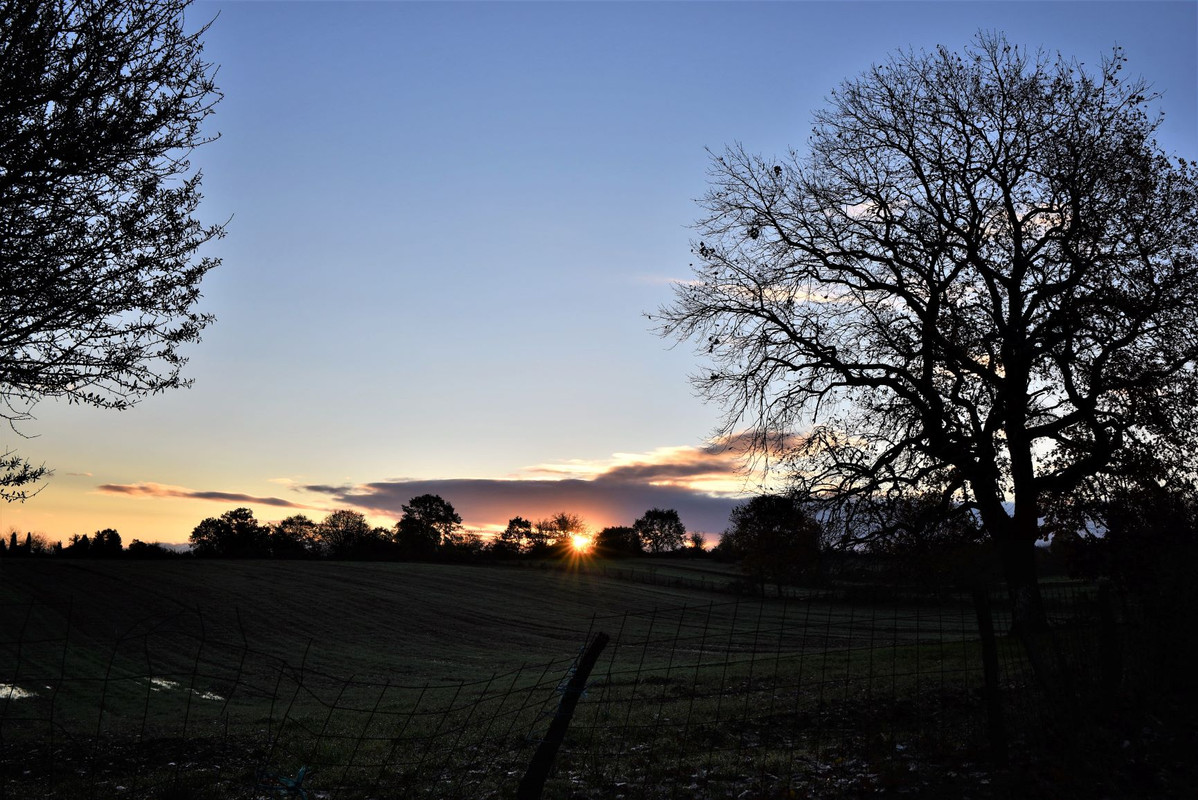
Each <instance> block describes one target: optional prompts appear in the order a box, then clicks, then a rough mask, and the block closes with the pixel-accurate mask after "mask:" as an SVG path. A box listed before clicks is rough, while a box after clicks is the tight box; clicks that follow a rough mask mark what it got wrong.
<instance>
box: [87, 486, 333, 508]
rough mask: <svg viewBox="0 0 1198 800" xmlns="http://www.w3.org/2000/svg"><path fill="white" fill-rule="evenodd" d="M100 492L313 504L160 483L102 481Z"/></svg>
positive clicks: (284, 505) (289, 505)
mask: <svg viewBox="0 0 1198 800" xmlns="http://www.w3.org/2000/svg"><path fill="white" fill-rule="evenodd" d="M96 491H98V492H100V493H102V494H119V495H125V496H127V497H177V498H182V499H187V500H213V501H217V502H221V503H247V504H249V503H252V504H254V505H262V506H279V507H281V508H302V509H312V508H314V506H308V505H301V504H299V503H293V502H291V501H290V500H284V499H282V498H280V497H255V496H253V495H249V494H241V493H239V492H204V491H198V490H196V489H188V488H186V487H184V486H167V485H165V484H161V483H104V484H101V485H99V486H97V487H96Z"/></svg>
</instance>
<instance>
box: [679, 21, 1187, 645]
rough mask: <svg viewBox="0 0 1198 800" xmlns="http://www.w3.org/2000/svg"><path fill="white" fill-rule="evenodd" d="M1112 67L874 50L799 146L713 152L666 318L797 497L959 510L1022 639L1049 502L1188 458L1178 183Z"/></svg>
mask: <svg viewBox="0 0 1198 800" xmlns="http://www.w3.org/2000/svg"><path fill="white" fill-rule="evenodd" d="M1123 66H1124V58H1123V56H1122V54H1121V52H1120V51H1119V50H1118V49H1116V50H1115V51H1114V54H1113V56H1112V57H1110V58H1109V59H1106V60H1104V61H1103V62H1102V65H1101V67H1100V68H1099V69H1097V70H1095V71H1090V70H1086V69H1084V68H1083V67H1082V66H1081V65H1080V64H1078V63H1076V62H1074V61H1069V60H1066V59H1064V58H1062V57H1060V56H1056V57H1050V56H1047V55H1045V54H1043V53H1029V52H1028V51H1026V50H1024V49H1021V48H1018V47H1014V46H1012V45H1010V44H1008V43H1007V42H1006V41H1005V39H1003V38H1002V37H1001V36H991V35H979V36H978V37H977V38H976V40H975V41H974V43H973V44H972V45H971V46H969V47H966V48H965V49H964V50H963V51H962V52H960V53H956V52H951V51H949V50H947V49H944V48H939V49H937V50H936V51H935V52H902V53H899V54H897V55H895V56H893V57H892V58H890V60H889V61H887V62H886V63H884V64H881V65H879V66H875V67H873V68H871V69H870V70H868V71H867V72H865V73H864V74H863V75H861V76H860V77H858V78H856V79H853V80H849V81H847V82H845V83H844V84H842V86H841V87H840V89H839V90H838V91H836V92H834V93H833V95H832V97H831V99H830V103H829V106H828V107H827V108H826V109H824V110H822V111H820V112H818V113H817V114H816V117H815V125H814V129H813V132H812V136H811V138H810V140H809V149H808V151H807V152H806V154H800V153H798V152H795V151H792V152H791V153H790V154H789V155H788V156H787V157H786V158H782V159H778V160H772V159H767V158H762V157H757V156H752V155H750V154H748V153H747V152H745V150H744V149H743V148H741V147H739V146H738V147H733V148H731V149H729V150H728V151H727V152H725V153H724V154H723V155H720V156H718V157H714V158H713V162H712V167H711V183H710V190H709V193H708V194H707V196H706V198H705V201H704V207H705V209H706V210H707V212H708V214H707V216H706V217H705V218H704V219H703V220H702V221H701V222H700V230H701V231H702V237H703V240H702V241H701V242H699V243H698V244H697V246H696V248H695V251H696V255H697V258H698V265H697V266H696V268H695V273H696V274H695V279H694V280H693V281H691V282H688V283H684V284H680V285H679V286H678V287H677V294H676V298H675V301H674V303H673V304H672V305H671V306H669V307H667V308H664V309H663V310H662V320H663V321H662V325H661V331H662V332H663V334H664V335H666V336H669V337H673V338H677V339H679V340H688V339H689V340H694V341H696V342H697V343H698V344H699V345H700V346H701V348H702V350H703V351H704V352H705V353H706V354H707V356H708V358H709V359H710V367H709V368H708V369H706V370H705V371H704V372H703V373H702V374H699V375H697V376H696V378H695V383H696V385H697V386H698V388H699V389H700V390H701V391H702V392H703V393H704V394H705V395H706V396H707V397H708V398H711V399H714V400H717V401H720V402H721V403H723V404H724V406H725V408H726V411H727V413H726V418H725V424H726V428H727V430H728V431H732V430H736V429H738V428H740V427H742V426H745V425H748V426H750V428H751V429H752V430H753V432H754V433H755V437H756V444H757V453H758V454H762V453H771V452H773V453H777V452H778V450H779V449H781V450H782V452H781V457H782V464H783V466H785V467H787V468H788V470H789V474H790V476H791V477H792V478H793V481H794V483H795V485H796V487H797V488H798V489H799V490H800V491H801V492H802V493H803V494H804V495H806V496H809V497H812V498H817V499H823V500H826V501H828V502H829V503H830V504H834V509H832V510H835V509H839V510H840V511H841V512H848V511H850V510H851V509H852V508H853V506H854V504H855V503H856V504H859V505H869V504H872V503H874V502H875V501H877V500H878V499H885V498H889V497H896V496H900V497H901V496H923V497H925V498H929V499H934V500H936V501H941V502H943V504H944V505H945V506H946V507H947V506H952V507H954V508H957V509H966V510H972V511H973V512H975V513H976V514H978V515H979V517H980V519H981V521H982V523H983V525H984V527H985V531H986V534H987V535H988V537H989V538H990V539H991V540H992V541H993V542H994V543H995V544H996V545H997V548H998V550H999V553H1000V556H1001V560H1002V563H1003V568H1004V572H1005V577H1006V580H1007V583H1008V586H1009V589H1010V592H1011V594H1012V598H1013V600H1014V602H1015V608H1016V611H1015V613H1016V618H1017V620H1018V621H1019V623H1020V626H1021V627H1022V628H1024V629H1026V630H1034V629H1038V628H1040V627H1042V626H1043V625H1044V622H1045V617H1044V612H1043V606H1042V603H1041V601H1040V595H1039V588H1038V584H1037V581H1036V574H1035V564H1034V545H1035V542H1036V541H1037V539H1038V538H1039V537H1040V536H1041V530H1040V525H1039V519H1040V517H1041V516H1042V515H1043V513H1044V506H1045V502H1046V501H1047V500H1049V499H1051V498H1053V497H1060V496H1067V495H1068V493H1070V492H1072V491H1074V490H1075V489H1076V488H1077V487H1078V486H1079V485H1080V484H1082V483H1084V482H1085V481H1087V480H1089V479H1090V478H1091V477H1092V476H1094V475H1096V474H1099V473H1101V472H1102V471H1103V470H1104V469H1106V468H1108V466H1109V465H1111V464H1112V463H1114V462H1115V461H1118V460H1121V459H1123V458H1124V455H1125V454H1126V453H1127V452H1129V451H1133V450H1135V451H1141V452H1151V453H1152V457H1153V460H1154V462H1155V463H1157V464H1158V465H1161V467H1162V469H1165V470H1166V471H1176V470H1192V469H1193V466H1194V462H1193V454H1194V453H1195V452H1198V451H1196V450H1195V448H1194V445H1195V440H1196V439H1198V436H1196V435H1195V434H1198V419H1196V416H1195V407H1196V405H1198V404H1195V403H1194V400H1193V398H1195V397H1198V379H1196V371H1195V364H1196V363H1198V258H1196V254H1198V246H1196V245H1198V213H1196V212H1198V202H1196V195H1198V191H1196V182H1195V173H1194V169H1193V166H1192V165H1191V164H1188V163H1187V162H1186V161H1184V160H1182V159H1176V160H1174V159H1171V158H1170V157H1169V156H1167V155H1166V154H1165V153H1164V152H1162V150H1161V148H1160V147H1159V146H1158V144H1157V143H1156V141H1155V139H1154V132H1155V129H1156V127H1157V125H1158V124H1159V117H1157V116H1154V115H1153V114H1152V113H1151V107H1152V105H1153V102H1154V100H1155V98H1154V97H1153V96H1151V95H1150V93H1149V92H1148V91H1147V89H1146V87H1145V84H1144V83H1143V81H1141V80H1126V81H1125V80H1124V79H1123V73H1122V70H1123ZM779 443H783V444H785V445H786V446H785V447H783V448H778V447H777V446H776V445H778V444H779ZM828 513H830V512H828ZM856 530H858V529H856V528H854V527H853V526H852V525H851V524H850V525H848V526H846V527H845V528H844V529H843V532H844V533H845V534H846V535H847V536H849V537H851V536H853V535H854V531H856Z"/></svg>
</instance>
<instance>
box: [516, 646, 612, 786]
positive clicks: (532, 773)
mask: <svg viewBox="0 0 1198 800" xmlns="http://www.w3.org/2000/svg"><path fill="white" fill-rule="evenodd" d="M607 642H608V636H607V634H606V633H598V634H595V638H594V639H592V640H591V643H590V645H589V646H588V647H587V649H586V651H585V652H583V654H582V656H581V657H580V658H579V659H578V665H577V666H576V667H575V669H574V674H573V675H571V676H570V682H569V683H567V684H566V688H565V690H564V691H563V693H562V700H561V702H560V703H559V704H558V706H557V713H556V714H554V715H553V721H552V722H550V723H549V730H548V732H547V733H546V734H545V738H544V739H542V740H541V744H540V746H539V747H538V748H537V752H536V753H535V754H534V755H533V757H532V761H531V762H529V765H528V771H527V772H525V773H524V778H523V779H522V780H521V781H520V786H519V788H517V789H516V800H541V792H542V791H544V789H545V780H546V779H547V778H548V777H549V770H550V769H551V768H552V767H553V760H554V758H556V757H557V751H558V748H559V747H561V745H562V742H563V741H565V738H566V730H567V729H568V728H569V727H570V720H571V718H573V716H574V707H575V706H577V705H578V698H580V697H581V696H582V692H583V689H585V688H586V685H587V678H588V677H590V675H591V670H592V669H594V667H595V662H596V661H598V660H599V654H600V653H601V652H603V648H604V647H606V646H607Z"/></svg>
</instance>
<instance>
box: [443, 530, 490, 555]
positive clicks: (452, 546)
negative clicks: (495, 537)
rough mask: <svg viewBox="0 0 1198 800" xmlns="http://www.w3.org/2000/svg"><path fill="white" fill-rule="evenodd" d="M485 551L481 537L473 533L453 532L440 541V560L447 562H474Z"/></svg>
mask: <svg viewBox="0 0 1198 800" xmlns="http://www.w3.org/2000/svg"><path fill="white" fill-rule="evenodd" d="M484 551H485V547H484V546H483V539H482V537H481V536H480V535H479V534H477V533H474V532H473V531H454V532H453V533H451V534H449V535H448V536H445V537H444V538H443V539H442V540H441V547H440V550H439V551H438V555H439V557H440V558H442V559H444V560H447V561H474V560H476V559H478V558H480V557H481V556H482V555H483V553H484Z"/></svg>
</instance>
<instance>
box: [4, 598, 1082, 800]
mask: <svg viewBox="0 0 1198 800" xmlns="http://www.w3.org/2000/svg"><path fill="white" fill-rule="evenodd" d="M986 597H987V602H988V605H989V610H990V611H991V614H992V617H993V621H994V630H995V640H994V645H995V648H996V652H997V654H998V674H997V675H996V676H995V678H996V680H995V686H997V689H998V691H999V693H1000V694H1001V697H1000V698H999V700H1000V705H999V708H1000V711H1001V713H1002V714H1003V715H1004V721H1005V724H1006V726H1007V729H1008V730H1011V731H1012V732H1013V733H1012V737H1013V739H1014V741H1015V743H1016V744H1023V745H1026V746H1035V744H1036V739H1035V737H1036V736H1037V735H1038V731H1039V730H1040V729H1041V727H1042V724H1041V723H1042V721H1043V717H1042V713H1041V701H1040V697H1041V695H1040V693H1038V692H1037V691H1036V687H1035V679H1034V676H1033V674H1032V670H1031V668H1030V666H1029V665H1028V663H1027V660H1026V659H1025V658H1023V656H1022V650H1021V648H1020V647H1019V646H1018V644H1017V643H1016V642H1015V641H1014V639H1013V638H1012V637H1011V636H1010V614H1009V612H1008V609H1007V607H1006V604H1005V602H1004V601H1003V598H1002V596H1001V594H998V593H993V594H990V595H987V596H986ZM1046 598H1047V603H1048V606H1049V610H1050V613H1051V615H1052V618H1053V622H1054V627H1053V631H1054V636H1055V637H1056V638H1057V640H1058V645H1059V646H1057V647H1056V648H1055V649H1054V652H1055V653H1058V654H1059V657H1060V658H1062V659H1065V660H1068V661H1069V662H1070V664H1071V665H1072V667H1073V668H1075V669H1077V670H1080V671H1083V672H1085V673H1086V674H1091V673H1093V671H1094V669H1093V665H1094V664H1096V663H1100V662H1101V660H1102V659H1101V658H1100V657H1097V656H1096V655H1095V654H1096V648H1097V647H1099V646H1100V644H1101V636H1100V633H1101V631H1100V623H1101V620H1100V616H1101V615H1100V614H1099V613H1098V612H1099V611H1100V605H1099V603H1098V597H1097V592H1096V590H1094V589H1093V587H1086V586H1080V585H1070V586H1065V587H1060V588H1056V589H1049V590H1046ZM77 613H78V609H75V608H73V607H71V606H69V605H67V606H63V605H50V604H22V605H8V606H0V632H2V634H3V640H2V641H0V797H4V798H40V797H47V798H48V797H63V798H75V797H92V798H110V797H113V798H114V797H162V798H168V797H169V798H202V797H232V798H267V797H302V798H318V797H319V798H384V797H386V798H397V797H421V796H424V797H451V798H452V797H471V798H476V797H513V796H515V794H516V791H517V786H518V785H519V784H520V782H521V779H522V777H523V776H524V775H525V772H526V771H527V769H528V766H529V764H530V760H531V759H532V756H533V753H534V751H536V749H537V746H538V745H539V744H540V743H541V741H542V739H543V738H544V737H545V736H546V732H547V730H548V729H549V726H550V722H551V721H552V719H553V718H554V716H555V715H559V716H560V714H561V709H562V707H563V706H562V698H563V696H564V695H563V692H565V691H566V686H567V681H568V680H569V679H570V677H571V674H572V672H571V670H572V665H574V664H575V663H576V658H577V656H578V654H577V653H564V654H563V657H562V658H561V659H557V660H551V661H543V662H538V663H530V664H525V665H523V666H522V667H520V668H518V669H514V670H508V671H505V672H501V673H497V674H494V675H491V676H489V677H487V678H485V679H482V680H475V681H456V682H454V681H442V682H431V681H429V682H423V681H411V680H407V681H404V680H399V679H393V678H390V677H388V676H382V677H379V676H374V675H372V676H354V675H336V674H329V673H327V672H322V671H318V670H316V669H313V668H310V667H308V666H307V662H308V659H307V657H306V652H305V650H304V647H305V645H304V643H303V642H297V647H296V654H295V657H294V658H291V659H283V658H280V657H278V656H276V655H273V654H267V653H263V652H259V651H257V650H255V648H254V647H253V645H252V642H251V641H249V640H248V638H247V637H246V636H245V635H244V634H243V633H240V635H239V632H240V631H244V628H243V627H241V626H237V625H234V626H224V627H223V628H222V629H220V630H215V629H213V628H212V627H211V626H209V625H208V624H207V623H206V618H205V615H204V614H202V613H200V612H199V611H193V612H186V613H176V614H171V615H164V616H156V615H154V614H147V616H146V618H145V619H143V620H139V621H137V622H136V623H135V624H131V625H130V626H128V627H127V629H125V630H124V631H121V632H119V633H114V634H113V636H112V637H111V638H109V639H107V640H103V639H102V638H101V637H97V636H96V635H95V633H94V631H93V632H92V633H91V634H85V633H84V632H83V631H82V630H81V629H80V628H79V627H77V626H75V625H73V623H72V619H73V618H74V616H75V615H76V614H77ZM978 619H979V616H978V607H977V605H976V600H975V598H974V597H972V596H970V595H967V594H958V593H918V592H895V591H892V590H886V591H877V592H875V591H871V590H870V589H869V587H850V588H845V587H841V588H840V589H837V590H835V591H809V592H806V593H805V594H802V595H801V596H796V597H790V598H783V599H772V598H771V599H769V600H762V599H755V600H746V599H737V600H728V599H725V598H723V597H721V598H719V599H717V600H714V601H713V602H710V603H707V604H705V605H688V606H675V607H668V608H658V609H653V610H647V611H645V612H642V613H628V614H620V615H614V616H606V617H603V616H597V617H595V618H594V619H593V620H592V623H591V630H590V631H582V630H580V631H578V635H577V641H578V644H579V647H580V648H582V647H583V646H584V645H585V644H586V643H587V642H588V641H591V640H592V638H593V636H594V634H597V633H599V632H603V633H604V634H606V635H607V636H609V637H610V642H609V643H608V644H607V646H606V647H605V648H604V649H603V651H602V653H601V654H599V656H598V661H597V663H596V664H595V665H594V668H593V670H592V671H591V672H590V675H589V678H588V680H587V681H586V688H585V692H584V693H583V694H582V695H581V697H578V698H576V699H577V706H576V708H572V711H573V718H572V720H569V721H568V722H569V725H568V732H567V733H566V736H565V740H564V742H562V746H561V749H560V752H559V753H558V754H557V758H556V763H555V766H554V771H553V773H552V775H550V776H549V778H548V782H547V784H546V791H545V796H547V797H617V796H622V797H630V798H631V797H762V796H786V794H787V793H788V792H792V793H795V792H800V791H808V792H812V793H818V794H820V795H836V794H852V793H854V792H859V791H862V790H868V789H876V788H879V787H884V786H886V785H888V783H890V782H895V781H899V782H901V783H902V784H903V785H917V784H918V781H919V780H920V779H921V778H920V770H921V769H924V768H926V767H927V765H930V764H935V763H939V762H951V763H952V764H954V765H956V768H955V769H956V772H954V774H959V775H961V776H962V780H966V779H969V780H972V778H970V774H971V773H969V770H970V769H976V770H984V769H985V766H984V765H985V763H986V761H987V759H988V757H989V755H990V754H991V752H992V750H993V745H994V742H993V736H994V729H993V727H992V724H991V723H992V722H993V718H992V713H993V707H990V706H988V705H987V697H986V691H985V687H986V685H987V684H986V680H985V674H984V673H985V669H984V663H983V646H982V642H981V640H980V636H979V627H978ZM580 652H581V650H580ZM991 699H993V698H991ZM571 705H573V704H571ZM962 765H964V766H962Z"/></svg>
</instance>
